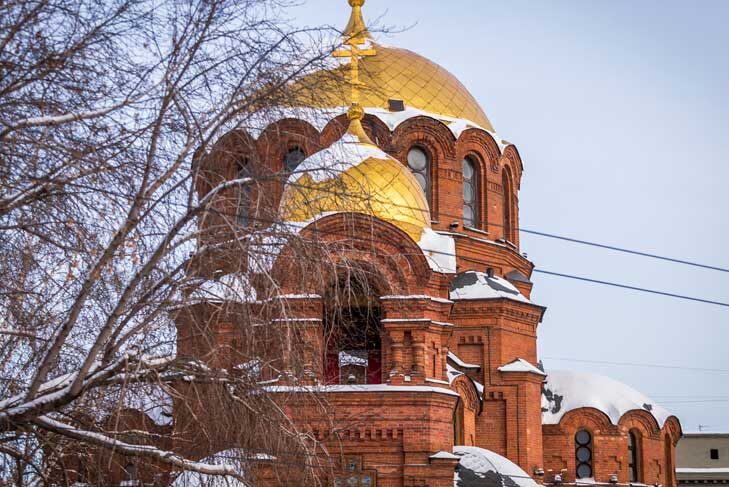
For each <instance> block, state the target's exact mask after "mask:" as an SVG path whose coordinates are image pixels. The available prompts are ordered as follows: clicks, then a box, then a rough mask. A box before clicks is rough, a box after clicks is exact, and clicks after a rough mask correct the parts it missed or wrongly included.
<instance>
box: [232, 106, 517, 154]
mask: <svg viewBox="0 0 729 487" xmlns="http://www.w3.org/2000/svg"><path fill="white" fill-rule="evenodd" d="M348 109H349V107H336V108H314V107H273V108H271V109H269V110H267V111H265V112H259V113H256V114H253V115H250V116H249V117H248V118H247V119H246V120H245V121H243V122H242V124H241V126H242V127H243V128H244V129H245V130H246V131H247V132H248V133H249V134H250V136H251V137H253V138H254V139H258V138H259V137H260V136H261V134H262V133H263V131H264V130H265V129H266V127H268V126H269V125H271V124H272V123H275V122H277V121H280V120H284V119H287V118H293V119H297V120H303V121H305V122H307V123H309V124H311V125H312V126H313V127H314V128H316V129H317V130H318V131H319V132H321V131H322V130H324V128H325V127H326V125H327V124H328V123H329V122H330V121H331V120H333V119H335V118H336V117H338V116H339V115H343V114H345V113H347V110H348ZM364 111H365V113H367V114H368V115H372V116H374V117H377V118H378V119H380V120H381V121H382V122H383V123H384V124H385V125H387V127H388V128H389V129H390V130H391V131H392V130H395V129H396V128H397V127H398V126H399V125H400V124H402V123H403V122H405V121H407V120H409V119H411V118H414V117H420V116H424V117H429V118H433V119H435V120H438V121H440V122H442V123H443V124H445V126H446V127H448V129H449V130H450V131H451V133H452V134H453V136H454V137H455V138H456V139H458V138H459V137H460V136H461V134H462V133H463V132H464V131H466V130H468V129H472V128H473V129H479V130H483V131H485V132H487V133H488V134H489V135H491V137H493V139H494V141H495V142H496V145H498V147H499V150H500V151H501V152H502V153H503V152H504V149H506V147H507V146H509V145H510V143H509V142H507V141H506V140H504V139H502V138H501V137H499V136H498V135H497V134H496V133H494V132H492V131H490V130H488V129H485V128H483V127H482V126H480V125H479V124H477V123H476V122H473V121H472V120H468V119H465V118H454V117H448V116H446V115H440V114H438V113H432V112H427V111H425V110H420V109H418V108H413V107H405V110H402V111H399V112H392V111H390V110H387V109H384V108H381V107H364Z"/></svg>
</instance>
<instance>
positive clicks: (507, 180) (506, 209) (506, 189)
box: [501, 168, 513, 242]
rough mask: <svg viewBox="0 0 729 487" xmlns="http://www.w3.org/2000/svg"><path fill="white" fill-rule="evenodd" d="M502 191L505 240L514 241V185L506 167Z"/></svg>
mask: <svg viewBox="0 0 729 487" xmlns="http://www.w3.org/2000/svg"><path fill="white" fill-rule="evenodd" d="M501 182H502V184H501V186H502V191H503V196H504V198H503V205H502V206H503V216H504V221H503V227H502V228H503V230H504V240H508V241H510V242H512V241H513V227H512V221H513V219H512V209H513V205H512V195H513V191H512V185H511V175H510V174H509V171H508V170H507V169H506V168H504V170H503V171H502V181H501Z"/></svg>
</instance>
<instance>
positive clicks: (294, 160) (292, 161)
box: [284, 146, 306, 172]
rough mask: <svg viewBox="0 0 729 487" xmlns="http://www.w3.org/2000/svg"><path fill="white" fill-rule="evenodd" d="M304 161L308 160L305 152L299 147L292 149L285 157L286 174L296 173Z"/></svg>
mask: <svg viewBox="0 0 729 487" xmlns="http://www.w3.org/2000/svg"><path fill="white" fill-rule="evenodd" d="M304 159H306V154H305V153H304V150H303V149H302V148H301V147H299V146H295V147H292V148H291V149H289V151H288V152H287V153H286V157H284V169H285V170H286V172H294V171H295V170H296V168H297V167H299V164H301V162H302V161H303V160H304Z"/></svg>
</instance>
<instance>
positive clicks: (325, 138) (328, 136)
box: [319, 113, 349, 147]
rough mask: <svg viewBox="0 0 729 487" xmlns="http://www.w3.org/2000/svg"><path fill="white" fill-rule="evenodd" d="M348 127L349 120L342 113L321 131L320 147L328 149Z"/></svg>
mask: <svg viewBox="0 0 729 487" xmlns="http://www.w3.org/2000/svg"><path fill="white" fill-rule="evenodd" d="M348 127H349V119H348V118H347V114H346V113H343V114H341V115H338V116H336V117H334V118H333V119H331V120H330V121H329V122H328V123H327V124H326V125H325V126H324V129H323V130H322V131H321V137H320V139H319V140H320V142H321V145H322V147H329V146H330V145H332V144H333V143H334V142H336V141H337V140H339V139H341V138H342V136H343V135H344V133H345V132H346V131H347V128H348Z"/></svg>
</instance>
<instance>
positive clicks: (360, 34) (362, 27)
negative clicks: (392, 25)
mask: <svg viewBox="0 0 729 487" xmlns="http://www.w3.org/2000/svg"><path fill="white" fill-rule="evenodd" d="M364 3H365V0H349V5H350V6H351V7H352V14H351V15H350V16H349V22H347V27H345V28H344V37H345V38H346V39H347V40H348V41H347V44H349V43H350V42H352V41H357V42H356V43H357V44H363V43H364V41H365V39H369V37H370V33H369V31H368V30H367V25H366V24H365V21H364V19H363V18H362V5H364Z"/></svg>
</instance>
